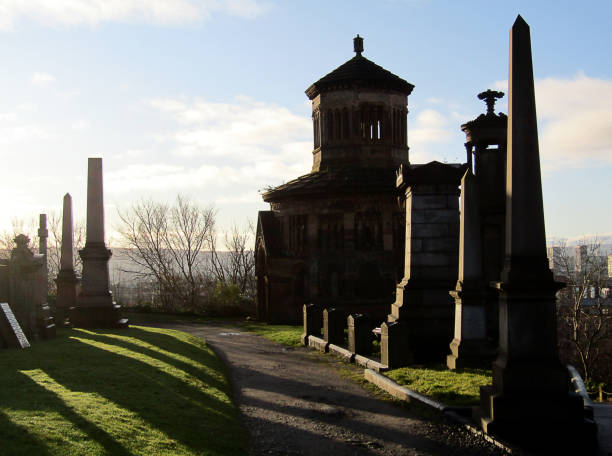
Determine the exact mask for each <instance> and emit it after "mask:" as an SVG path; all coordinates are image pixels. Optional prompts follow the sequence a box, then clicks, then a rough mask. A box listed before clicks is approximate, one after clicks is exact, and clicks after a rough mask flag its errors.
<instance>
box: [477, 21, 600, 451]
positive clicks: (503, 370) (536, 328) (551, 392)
mask: <svg viewBox="0 0 612 456" xmlns="http://www.w3.org/2000/svg"><path fill="white" fill-rule="evenodd" d="M509 85H510V87H509V88H510V91H509V92H510V99H509V119H508V149H507V154H508V155H507V179H506V194H507V197H506V258H505V266H504V269H503V271H502V276H501V281H500V282H499V283H497V284H496V288H497V289H498V290H499V293H500V304H499V306H500V309H499V355H498V358H497V359H496V360H495V362H494V363H493V384H492V386H487V387H482V388H481V393H480V398H481V408H480V422H481V425H482V428H483V430H484V431H485V432H487V433H495V434H498V435H501V436H503V437H505V438H508V439H511V440H512V441H514V442H517V443H519V444H521V445H523V446H525V447H528V448H535V449H537V450H546V451H547V452H548V454H559V453H560V452H561V453H563V454H567V452H570V451H579V452H580V454H588V453H589V452H590V451H592V450H593V444H594V435H593V434H592V433H591V432H592V431H593V427H590V426H588V423H587V422H585V420H584V410H583V403H582V399H581V398H580V397H578V396H576V395H573V394H571V393H569V392H568V385H569V383H568V374H567V371H566V369H565V367H564V366H563V365H562V364H561V363H560V361H559V357H558V351H557V328H556V306H555V293H556V292H557V290H559V288H560V287H561V284H559V283H557V282H555V281H554V280H553V277H552V273H551V271H550V269H549V268H548V261H547V258H546V236H545V230H544V210H543V202H542V183H541V174H540V158H539V149H538V133H537V120H536V108H535V92H534V82H533V68H532V61H531V38H530V32H529V26H528V25H527V23H526V22H525V21H524V20H523V18H522V17H521V16H518V18H517V19H516V22H515V23H514V25H513V26H512V29H511V31H510V76H509ZM576 454H578V453H576Z"/></svg>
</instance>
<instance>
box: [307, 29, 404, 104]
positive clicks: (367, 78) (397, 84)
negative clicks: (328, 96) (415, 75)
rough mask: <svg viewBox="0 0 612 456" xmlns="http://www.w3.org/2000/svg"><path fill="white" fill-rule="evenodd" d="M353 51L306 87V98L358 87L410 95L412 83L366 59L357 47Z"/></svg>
mask: <svg viewBox="0 0 612 456" xmlns="http://www.w3.org/2000/svg"><path fill="white" fill-rule="evenodd" d="M357 38H359V35H357ZM355 52H356V53H357V55H356V56H355V57H353V58H352V59H350V60H349V61H348V62H345V63H343V64H342V65H340V66H339V67H338V68H336V69H335V70H334V71H332V72H331V73H329V74H327V75H325V76H323V77H322V78H321V79H319V80H318V81H317V82H315V83H314V84H312V85H311V86H310V87H308V89H306V95H307V96H308V98H310V99H311V100H312V99H313V98H315V97H316V96H317V95H319V94H320V93H321V92H327V91H329V90H337V89H344V88H359V87H368V88H377V89H383V90H393V91H396V92H401V93H404V94H406V95H410V93H411V92H412V89H413V88H414V85H412V84H410V83H409V82H407V81H405V80H404V79H402V78H400V77H399V76H396V75H394V74H393V73H391V72H390V71H388V70H385V69H384V68H383V67H381V66H380V65H377V64H375V63H374V62H372V61H371V60H368V59H366V58H365V57H364V56H362V55H361V51H360V50H358V49H357V48H356V49H355Z"/></svg>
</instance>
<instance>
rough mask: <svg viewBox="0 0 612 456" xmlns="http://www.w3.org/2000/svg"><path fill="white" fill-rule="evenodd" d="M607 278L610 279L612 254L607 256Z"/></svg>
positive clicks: (611, 275)
mask: <svg viewBox="0 0 612 456" xmlns="http://www.w3.org/2000/svg"><path fill="white" fill-rule="evenodd" d="M608 278H610V279H612V254H610V255H608Z"/></svg>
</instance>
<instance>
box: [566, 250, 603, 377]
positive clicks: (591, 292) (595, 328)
mask: <svg viewBox="0 0 612 456" xmlns="http://www.w3.org/2000/svg"><path fill="white" fill-rule="evenodd" d="M579 247H580V249H579V253H580V258H579V259H576V261H575V263H577V264H578V265H579V266H578V267H576V266H575V265H574V262H572V261H571V257H570V255H569V254H568V252H567V248H566V245H565V243H562V245H561V248H560V250H559V252H558V261H559V263H560V264H559V270H558V271H557V274H558V275H559V276H560V278H561V279H562V280H564V281H566V287H565V288H563V289H562V290H561V291H560V292H559V295H558V298H559V299H558V301H557V311H558V319H557V321H558V326H559V336H560V337H559V345H560V348H561V353H562V355H565V357H566V358H568V360H569V361H571V362H574V363H576V364H577V365H578V366H579V367H581V368H582V371H583V373H584V377H585V379H587V380H589V379H591V378H592V377H593V375H595V374H596V373H597V371H598V370H600V367H601V366H602V362H603V363H604V364H605V362H604V359H606V358H608V357H610V356H611V355H612V353H609V352H610V350H611V349H612V346H610V343H609V342H610V337H611V336H612V299H610V297H609V291H610V290H609V285H608V277H607V276H608V273H607V272H608V271H607V264H606V261H605V257H603V253H604V252H602V248H601V242H600V241H599V240H597V239H592V240H584V241H583V242H582V243H581V244H580V246H579Z"/></svg>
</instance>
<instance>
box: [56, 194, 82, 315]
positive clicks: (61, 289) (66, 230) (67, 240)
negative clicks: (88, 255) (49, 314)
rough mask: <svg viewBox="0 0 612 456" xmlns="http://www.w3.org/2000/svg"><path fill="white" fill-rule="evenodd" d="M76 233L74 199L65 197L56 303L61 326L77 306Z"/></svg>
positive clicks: (67, 195) (68, 195)
mask: <svg viewBox="0 0 612 456" xmlns="http://www.w3.org/2000/svg"><path fill="white" fill-rule="evenodd" d="M73 254H74V231H73V224H72V197H71V196H70V193H66V194H65V195H64V208H63V214H62V245H61V252H60V270H59V272H58V274H57V278H56V279H55V283H56V284H57V300H56V302H55V316H56V317H55V321H56V323H57V324H58V325H59V326H63V325H65V324H66V318H67V317H68V311H69V309H70V308H71V307H74V306H75V305H76V297H77V286H78V283H79V279H78V278H77V275H76V273H75V272H74V257H73Z"/></svg>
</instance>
